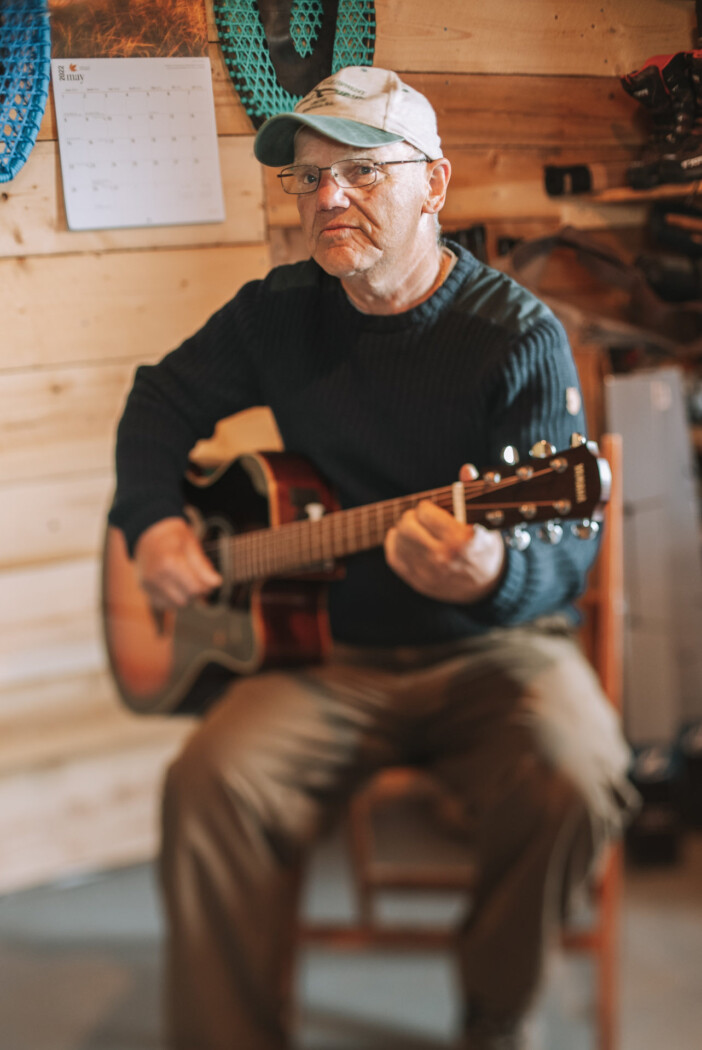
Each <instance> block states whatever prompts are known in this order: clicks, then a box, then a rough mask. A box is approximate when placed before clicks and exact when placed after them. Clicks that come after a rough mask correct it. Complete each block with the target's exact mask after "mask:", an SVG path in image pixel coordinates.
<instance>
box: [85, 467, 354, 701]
mask: <svg viewBox="0 0 702 1050" xmlns="http://www.w3.org/2000/svg"><path fill="white" fill-rule="evenodd" d="M185 498H186V503H187V508H188V515H189V517H190V518H191V520H192V521H193V523H194V525H195V527H196V530H197V532H198V535H199V536H200V539H201V540H202V542H203V545H204V547H205V549H206V550H207V553H208V555H209V556H210V557H211V559H212V561H213V562H214V564H215V566H216V567H217V569H218V570H219V572H220V573H221V574H222V576H223V577H224V583H223V585H222V587H221V588H220V589H219V590H218V591H217V592H216V593H214V594H212V595H211V596H208V598H206V599H201V600H198V601H195V602H191V603H190V604H189V605H188V606H186V607H185V608H183V609H181V610H178V611H175V612H171V611H168V612H164V613H157V612H155V611H154V610H153V609H152V606H151V604H150V602H149V600H148V598H147V596H146V594H145V593H144V591H143V590H142V589H141V587H140V586H139V581H138V578H137V573H136V566H135V563H134V562H133V561H132V560H131V559H130V558H129V555H128V553H127V548H126V543H125V540H124V536H123V534H122V533H121V531H120V530H119V529H116V528H114V527H112V526H108V528H107V532H106V536H105V548H104V556H103V624H104V633H105V642H106V646H107V652H108V656H109V660H110V666H111V670H112V674H113V677H114V679H115V682H116V685H117V687H118V689H119V692H120V694H121V697H122V699H123V700H124V702H125V703H126V705H127V706H128V707H130V708H131V709H132V710H134V711H137V712H139V713H143V714H189V713H195V712H200V711H202V710H203V709H205V708H206V707H207V706H208V705H209V704H210V703H212V702H213V700H215V699H216V697H217V695H218V694H219V693H220V692H221V690H222V688H223V687H224V685H226V683H227V682H228V681H229V680H231V678H232V676H235V675H239V674H252V673H253V672H255V671H259V670H261V669H262V668H264V667H274V666H276V665H286V666H291V665H295V664H304V663H311V662H317V661H319V660H320V659H321V658H322V657H323V655H324V653H325V652H326V650H327V648H328V646H329V643H330V636H329V631H328V626H327V618H326V601H325V581H327V580H329V579H333V578H336V577H337V575H338V573H337V572H336V571H335V570H333V569H319V568H317V569H315V570H314V571H313V572H305V573H301V574H300V575H299V576H296V577H288V576H286V577H285V578H281V579H270V580H260V581H259V580H256V581H253V582H247V583H231V582H230V576H231V574H230V571H229V569H230V566H229V564H228V554H227V551H228V547H227V541H228V540H229V539H230V538H231V536H232V535H234V534H238V533H243V532H249V531H253V530H257V529H268V528H270V527H275V526H278V525H283V524H286V523H288V522H293V521H298V520H304V519H306V518H307V517H308V512H307V511H306V509H305V508H306V507H307V506H308V505H310V504H313V505H314V504H321V505H322V506H323V507H324V509H325V511H330V510H334V509H336V506H337V504H336V503H335V501H334V499H333V497H332V495H331V493H330V491H329V489H328V488H327V486H326V485H325V484H324V482H323V481H322V480H321V479H320V477H319V476H318V475H317V473H316V472H315V471H314V468H313V467H312V466H311V465H309V464H308V463H307V462H306V461H305V460H303V459H302V458H301V457H296V456H293V455H290V454H288V453H282V452H270V453H268V452H267V453H256V454H255V455H245V456H241V457H239V458H238V459H236V460H234V461H233V462H232V463H231V464H227V465H225V466H223V467H220V468H218V469H217V470H216V471H214V472H212V473H209V474H202V475H198V474H195V473H190V474H189V475H188V476H187V477H186V479H185Z"/></svg>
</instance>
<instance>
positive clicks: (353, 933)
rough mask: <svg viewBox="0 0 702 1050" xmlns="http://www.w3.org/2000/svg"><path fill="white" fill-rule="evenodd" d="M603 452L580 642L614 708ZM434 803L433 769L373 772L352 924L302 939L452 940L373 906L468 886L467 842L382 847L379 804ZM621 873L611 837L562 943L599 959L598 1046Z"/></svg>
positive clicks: (607, 441)
mask: <svg viewBox="0 0 702 1050" xmlns="http://www.w3.org/2000/svg"><path fill="white" fill-rule="evenodd" d="M600 449H601V453H602V455H603V456H604V457H605V459H607V460H608V461H609V463H610V465H611V468H612V478H613V482H612V491H611V494H610V499H609V502H608V504H607V506H606V508H605V512H604V518H605V522H604V534H603V540H602V544H601V548H600V554H599V557H598V559H597V563H596V565H595V566H594V567H593V570H592V572H591V576H590V579H589V583H588V588H587V591H586V593H585V595H584V596H583V599H582V609H583V612H584V616H585V622H584V625H583V630H582V643H583V647H584V649H585V652H586V653H587V654H588V657H589V658H590V660H591V661H592V663H593V665H594V667H595V669H596V670H597V672H598V674H599V676H600V679H601V682H602V685H603V689H604V691H605V693H606V695H607V697H608V698H609V700H610V701H611V702H612V704H614V705H615V706H616V707H619V705H620V703H621V678H622V621H623V581H622V494H621V440H620V438H619V437H618V436H617V435H603V437H602V440H601V442H600ZM408 800H414V801H413V803H410V804H416V802H419V801H420V802H421V804H422V805H424V806H427V805H429V807H430V809H431V810H432V811H433V813H434V815H435V816H436V818H437V820H438V822H439V824H441V823H443V824H444V825H448V826H450V824H451V813H450V812H447V806H450V802H449V800H447V799H446V797H445V796H444V795H443V793H442V791H441V788H440V787H439V785H437V784H436V783H435V782H434V781H432V780H431V778H430V777H429V776H428V775H426V774H424V773H422V772H420V771H417V770H414V769H410V768H404V767H397V768H391V769H387V770H384V771H383V772H381V773H379V774H377V775H376V776H375V777H374V778H373V779H372V781H371V782H370V784H368V785H367V786H365V787H364V788H363V789H362V790H361V791H360V792H359V793H358V794H357V795H356V797H355V798H354V800H353V801H352V803H351V806H350V812H349V832H350V834H349V854H350V865H351V875H352V881H353V886H354V892H355V896H356V901H357V911H358V920H357V922H355V923H353V924H342V923H327V922H325V923H321V922H311V921H309V922H306V923H305V924H304V925H303V928H302V930H301V937H302V940H303V943H306V944H321V945H325V946H327V947H333V948H340V949H353V948H356V949H359V948H369V947H384V948H393V949H425V950H426V949H439V948H440V949H447V948H449V947H451V946H452V944H453V935H454V934H453V929H452V928H451V927H450V926H448V925H446V924H444V925H437V924H435V923H432V924H429V925H427V924H425V923H424V922H422V924H421V925H418V924H415V923H408V922H406V921H403V922H401V923H398V922H387V921H381V919H380V916H379V914H378V909H377V907H376V904H377V898H378V895H379V893H380V892H381V891H411V892H421V893H432V894H436V893H444V892H447V891H450V892H452V893H454V894H456V893H463V894H464V895H467V894H468V893H469V892H470V885H471V882H472V880H473V875H474V865H473V863H472V861H471V857H470V852H469V850H467V849H465V847H463V849H462V852H454V853H453V855H452V856H451V857H450V859H444V860H442V861H440V862H434V861H429V862H427V860H426V856H423V857H422V858H421V860H417V859H416V858H415V859H414V860H413V861H412V862H408V861H407V860H406V859H402V860H397V859H387V858H385V859H382V858H381V857H379V856H378V850H377V843H376V835H375V833H374V823H375V824H377V818H378V815H379V814H380V813H381V811H382V809H383V807H388V806H392V805H393V804H396V803H398V802H400V803H402V804H405V805H406V804H407V803H408ZM621 881H622V848H621V846H620V845H619V844H616V845H612V846H610V847H609V849H608V851H607V855H606V856H605V858H604V860H603V864H602V866H601V868H600V872H599V875H598V878H597V880H596V883H595V884H594V885H593V887H592V897H593V900H592V908H591V918H590V915H589V916H588V924H587V925H580V924H579V925H578V926H577V927H574V928H565V929H563V931H562V945H563V947H564V949H566V950H569V951H581V952H590V953H592V955H593V957H594V960H595V962H596V991H595V1001H596V1006H595V1018H594V1028H595V1032H596V1045H597V1050H615V1045H616V1004H617V927H618V911H619V900H620V894H621Z"/></svg>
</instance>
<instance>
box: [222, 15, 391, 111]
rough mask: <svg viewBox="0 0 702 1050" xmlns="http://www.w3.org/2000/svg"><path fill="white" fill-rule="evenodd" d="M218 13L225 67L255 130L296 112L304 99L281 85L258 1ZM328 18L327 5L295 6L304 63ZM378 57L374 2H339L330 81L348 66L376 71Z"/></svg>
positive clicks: (293, 26)
mask: <svg viewBox="0 0 702 1050" xmlns="http://www.w3.org/2000/svg"><path fill="white" fill-rule="evenodd" d="M214 12H215V21H216V24H217V30H218V33H219V39H220V44H221V47H222V54H223V55H224V61H225V63H226V65H227V69H228V70H229V74H230V76H231V78H232V80H233V82H234V86H235V87H236V90H237V93H238V95H239V98H240V99H241V102H242V104H243V106H244V108H245V110H246V112H247V113H248V114H249V116H250V117H251V119H252V120H253V122H254V124H256V125H260V124H261V123H262V122H263V121H264V120H266V119H267V118H268V117H272V116H273V115H274V114H275V113H281V112H284V111H288V110H291V109H292V108H293V106H294V105H295V103H296V102H299V100H300V99H301V98H302V95H295V94H291V93H290V92H289V91H287V90H286V89H285V88H284V87H282V86H281V85H280V83H279V81H278V77H277V76H276V71H275V68H274V66H273V62H272V60H271V56H270V53H269V50H268V44H267V42H266V34H265V32H264V28H263V24H262V22H261V16H260V13H259V10H258V4H257V2H256V0H215V4H214ZM322 16H323V0H293V3H292V5H291V12H290V38H291V40H292V42H293V46H294V48H295V51H296V52H297V54H298V55H300V57H301V58H302V59H304V58H307V57H308V56H309V55H311V54H312V53H313V51H314V47H315V43H316V42H317V38H318V35H319V31H320V28H321V25H322ZM374 51H375V5H374V3H373V2H372V0H339V2H338V10H337V17H336V36H335V38H334V51H333V57H332V65H331V69H330V70H328V71H327V73H326V75H329V73H335V72H336V71H337V70H339V69H343V68H344V66H370V65H372V64H373V53H374ZM313 86H314V84H313V83H312V84H310V85H309V89H311V88H312V87H313ZM309 89H308V90H309Z"/></svg>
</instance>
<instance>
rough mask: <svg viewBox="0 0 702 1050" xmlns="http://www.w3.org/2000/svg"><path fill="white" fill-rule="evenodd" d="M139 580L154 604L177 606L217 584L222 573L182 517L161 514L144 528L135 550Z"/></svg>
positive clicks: (185, 603)
mask: <svg viewBox="0 0 702 1050" xmlns="http://www.w3.org/2000/svg"><path fill="white" fill-rule="evenodd" d="M134 558H135V561H136V567H137V574H138V576H139V582H140V584H141V586H142V587H143V588H144V590H145V591H146V593H147V594H148V596H149V598H150V600H151V602H152V604H153V606H154V608H156V609H171V608H174V607H175V608H179V607H181V606H183V605H187V603H188V602H189V601H190V600H191V599H192V598H197V597H199V596H201V595H204V594H208V593H209V592H210V591H212V590H214V588H215V587H219V586H220V585H221V583H222V577H221V576H220V574H219V573H218V572H217V571H216V570H215V568H214V566H213V565H212V562H211V561H210V560H209V559H208V558H207V557H206V555H205V553H204V551H203V549H202V545H201V544H200V541H199V539H198V538H197V536H196V535H195V532H194V531H193V529H192V527H191V526H190V525H189V524H188V523H187V521H185V520H184V519H183V518H164V519H163V520H162V521H157V522H156V524H155V525H151V526H150V528H148V529H146V531H145V532H143V533H142V534H141V536H140V537H139V539H138V540H137V545H136V548H135V551H134Z"/></svg>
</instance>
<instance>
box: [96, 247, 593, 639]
mask: <svg viewBox="0 0 702 1050" xmlns="http://www.w3.org/2000/svg"><path fill="white" fill-rule="evenodd" d="M451 247H452V248H453V250H454V251H455V252H456V254H457V255H458V263H457V264H456V266H455V267H454V269H453V271H452V273H451V274H450V275H449V277H448V279H447V280H446V282H445V283H444V284H443V286H442V287H441V288H439V289H438V291H436V292H435V293H434V294H433V295H432V296H431V298H429V299H428V300H427V301H426V302H424V303H421V304H420V305H419V306H417V307H415V308H414V309H412V310H408V311H406V312H405V313H401V314H396V315H392V316H375V315H372V316H371V315H366V314H362V313H360V312H358V311H357V310H356V309H355V308H354V307H353V306H352V305H351V304H350V303H349V301H348V300H347V298H346V296H345V294H344V292H343V290H342V288H341V285H340V283H339V281H338V280H337V279H335V278H332V277H329V276H328V275H327V274H325V273H324V272H323V271H322V270H321V269H320V268H319V267H318V266H317V265H316V264H315V263H314V262H312V261H308V262H304V263H299V264H296V265H293V266H284V267H279V268H277V269H274V270H273V271H272V272H271V273H270V274H269V275H268V276H267V277H266V278H265V279H264V280H262V281H252V282H251V283H250V284H247V285H245V286H244V287H243V288H242V289H241V291H240V292H239V293H238V295H236V296H235V298H234V299H232V300H231V301H230V302H229V303H227V305H226V306H224V307H223V308H222V309H221V310H220V311H218V312H217V313H216V314H215V315H214V316H213V317H212V318H210V320H209V321H208V322H207V324H205V325H204V327H203V328H202V329H201V330H200V331H199V332H197V333H196V334H195V335H193V336H192V337H191V338H189V339H187V340H186V341H185V342H184V343H183V344H182V345H181V346H180V347H179V348H178V349H177V350H175V351H173V352H172V353H171V354H169V355H168V356H167V357H165V358H164V360H163V361H161V362H160V363H159V364H158V365H154V366H142V367H140V368H139V369H138V371H137V373H136V378H135V382H134V387H133V389H132V392H131V394H130V396H129V399H128V401H127V405H126V409H125V412H124V416H123V418H122V420H121V423H120V426H119V431H118V442H117V468H118V487H117V493H116V496H115V501H114V504H113V507H112V511H111V514H110V520H111V522H112V523H113V524H115V525H118V526H119V527H121V528H122V529H123V531H124V532H125V535H126V537H127V540H128V543H129V545H130V547H132V548H133V545H134V543H135V541H136V539H137V538H138V536H139V535H140V534H141V532H142V531H143V530H144V529H145V528H147V527H148V526H149V525H151V524H153V523H154V522H155V521H158V520H159V519H160V518H162V517H166V516H169V515H177V514H180V513H182V497H181V480H182V477H183V474H184V472H185V469H186V464H187V458H188V453H189V451H190V449H191V448H192V446H193V445H194V444H195V442H196V441H197V440H198V439H200V438H203V437H208V436H209V435H210V434H211V433H212V431H213V428H214V426H215V424H216V422H217V421H218V420H219V419H222V418H224V417H226V416H229V415H232V414H233V413H235V412H238V411H240V410H242V409H245V408H249V407H252V406H255V405H269V406H270V408H271V409H272V411H273V414H274V416H275V419H276V422H277V424H278V427H279V429H280V433H281V435H282V438H283V442H284V445H285V448H286V449H287V450H288V451H292V452H297V453H300V454H302V455H303V456H305V457H307V458H308V459H310V460H311V461H312V462H313V463H314V464H315V465H316V466H317V467H318V469H319V470H320V471H321V473H322V474H323V475H324V476H325V478H326V479H327V480H328V481H329V482H330V483H331V484H332V486H333V487H334V488H335V490H336V493H337V495H338V497H339V499H340V502H341V504H342V506H344V507H351V506H357V505H359V504H365V503H371V502H375V501H377V500H382V499H387V498H390V497H395V496H402V495H406V494H409V493H412V492H419V491H422V490H425V489H430V488H435V487H438V486H442V485H448V484H450V483H451V482H453V481H454V480H456V477H457V474H458V470H459V468H460V466H461V464H462V463H465V462H473V463H475V464H476V465H477V466H478V467H479V468H482V467H486V466H494V465H496V464H498V463H499V457H500V452H501V449H502V448H503V447H504V446H505V445H514V446H516V447H517V449H518V450H519V453H520V455H521V456H522V457H524V456H526V455H527V453H528V450H529V448H530V447H531V445H533V443H534V442H535V441H537V440H539V439H541V438H546V439H547V440H548V441H550V442H551V443H552V444H553V445H555V446H556V448H559V449H560V448H563V447H566V446H567V445H568V443H569V439H570V435H571V433H572V432H573V431H580V432H584V427H585V424H584V418H583V415H582V411H576V412H575V413H573V411H572V407H573V402H574V401H575V402H576V404H577V401H578V399H577V396H576V397H575V398H574V397H573V394H572V393H571V395H570V397H569V398H567V397H566V391H567V389H568V388H576V389H577V388H578V379H577V374H576V369H575V365H574V363H573V359H572V355H571V352H570V348H569V346H568V342H567V339H566V336H565V333H564V331H563V328H562V326H561V325H560V323H559V322H558V321H557V320H556V319H555V317H554V316H553V314H552V313H551V312H550V311H549V310H548V308H547V307H546V306H544V305H543V304H542V303H541V302H540V301H539V300H537V299H535V298H534V297H533V296H532V295H531V294H530V293H529V292H527V291H525V290H524V289H522V288H521V287H520V286H519V285H517V284H515V283H514V282H513V281H512V280H510V279H509V278H508V277H506V276H505V275H503V274H501V273H499V272H498V271H495V270H493V269H491V268H490V267H488V266H485V265H483V264H481V263H479V262H478V261H477V260H476V259H475V258H474V257H473V256H472V255H470V254H469V253H468V252H466V251H464V250H463V249H461V248H460V247H459V246H458V245H455V244H452V245H451ZM569 405H570V406H571V409H570V410H569V408H568V406H569ZM595 550H596V547H595V544H592V543H584V542H582V541H579V540H575V539H574V538H572V537H571V536H570V533H569V530H566V536H565V538H564V540H563V542H562V543H561V544H560V545H558V546H555V547H553V546H548V545H546V544H542V543H539V542H532V544H531V546H530V547H529V548H528V549H527V550H526V551H523V552H518V551H515V550H510V551H509V552H508V560H507V568H506V572H505V574H504V576H503V578H502V581H501V583H500V585H499V587H498V589H497V590H496V591H495V592H494V593H493V594H492V595H491V596H490V597H489V599H487V600H485V601H483V602H480V603H478V604H474V605H452V604H448V603H442V602H437V601H434V600H433V599H430V598H425V597H423V596H422V595H420V594H418V593H416V592H415V591H414V590H412V588H410V587H409V586H408V585H407V584H405V583H403V582H402V581H401V580H400V579H399V578H398V577H397V576H396V575H395V574H394V573H393V572H392V571H391V570H390V569H389V568H388V567H387V566H386V564H385V561H384V558H383V552H382V549H377V550H373V551H369V552H364V553H361V554H357V555H354V556H352V557H351V558H349V559H348V563H347V573H346V576H345V578H344V579H343V580H340V581H338V582H335V583H334V584H332V585H331V593H330V616H331V625H332V632H333V634H334V636H335V637H336V638H337V639H339V640H343V641H347V642H354V643H358V644H368V645H373V644H379V645H393V644H421V643H430V642H437V641H444V640H449V639H454V638H457V637H461V636H464V635H470V634H475V633H479V632H482V631H484V630H485V629H486V628H487V627H489V626H492V625H498V624H503V625H510V624H516V623H521V622H524V621H528V620H531V619H533V618H535V617H537V616H540V615H543V614H546V613H551V612H558V611H563V612H567V613H572V608H571V603H572V601H573V600H574V599H575V598H576V597H577V595H578V594H579V593H580V591H581V590H582V588H583V585H584V580H585V574H586V571H587V568H588V567H589V564H590V563H591V561H592V559H593V557H594V554H595Z"/></svg>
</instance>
